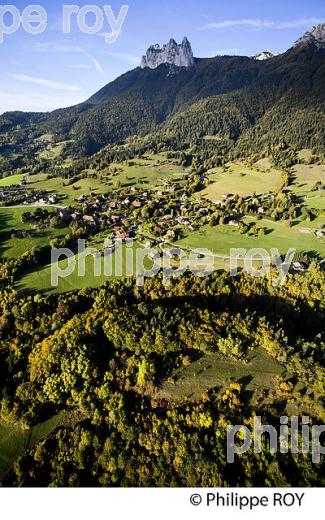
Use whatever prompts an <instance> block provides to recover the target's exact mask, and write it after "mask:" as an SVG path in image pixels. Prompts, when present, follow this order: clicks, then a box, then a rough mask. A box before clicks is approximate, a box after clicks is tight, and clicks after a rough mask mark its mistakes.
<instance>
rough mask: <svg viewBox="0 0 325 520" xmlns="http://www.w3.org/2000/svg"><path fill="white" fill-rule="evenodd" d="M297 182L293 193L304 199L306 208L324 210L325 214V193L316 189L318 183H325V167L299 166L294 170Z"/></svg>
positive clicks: (294, 184)
mask: <svg viewBox="0 0 325 520" xmlns="http://www.w3.org/2000/svg"><path fill="white" fill-rule="evenodd" d="M293 172H294V176H295V180H294V182H293V184H292V185H291V186H290V189H291V191H293V192H294V193H295V194H296V195H298V196H300V197H303V199H304V201H305V204H306V206H308V207H309V208H311V209H312V208H314V209H323V210H324V212H325V191H324V190H317V189H315V185H316V183H317V182H319V181H322V182H323V183H324V182H325V166H321V165H317V164H312V165H304V164H297V166H295V167H294V169H293Z"/></svg>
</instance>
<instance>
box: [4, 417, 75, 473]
mask: <svg viewBox="0 0 325 520" xmlns="http://www.w3.org/2000/svg"><path fill="white" fill-rule="evenodd" d="M65 417H66V414H65V412H62V413H60V414H58V415H55V416H54V417H52V418H51V419H49V420H48V421H46V422H44V423H40V424H38V425H36V426H34V427H33V428H31V429H30V430H23V429H21V428H20V427H19V426H17V425H12V424H7V423H5V422H4V421H2V420H0V481H1V479H2V478H3V477H4V476H5V474H6V473H7V472H8V471H9V470H10V468H11V467H12V465H13V464H14V462H15V461H16V460H17V459H18V457H19V456H20V455H22V454H23V452H24V451H25V450H26V449H28V448H30V447H32V446H33V445H34V444H36V443H37V442H39V441H40V440H42V439H44V438H46V437H47V436H48V435H49V434H50V433H51V432H52V431H53V430H55V429H56V428H57V427H58V426H60V425H61V424H63V422H64V421H65Z"/></svg>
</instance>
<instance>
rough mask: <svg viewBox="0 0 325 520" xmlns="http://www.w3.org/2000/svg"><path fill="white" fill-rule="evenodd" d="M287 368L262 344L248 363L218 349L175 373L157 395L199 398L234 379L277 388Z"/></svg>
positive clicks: (253, 387)
mask: <svg viewBox="0 0 325 520" xmlns="http://www.w3.org/2000/svg"><path fill="white" fill-rule="evenodd" d="M284 372H285V369H284V367H283V366H282V365H280V363H278V362H277V361H276V360H275V359H273V358H271V357H270V356H269V355H268V354H267V352H266V351H265V350H264V349H263V348H260V349H258V350H257V351H255V352H254V353H253V354H251V355H250V360H249V362H248V363H244V362H241V361H238V360H232V359H230V358H226V357H224V356H222V355H221V354H219V353H215V354H213V353H209V354H205V355H204V356H202V357H201V358H200V359H199V360H198V361H194V362H192V363H191V364H190V365H189V366H188V367H186V368H184V369H181V370H178V371H177V372H175V373H174V374H172V376H171V377H170V378H169V379H168V380H167V381H165V382H164V383H163V384H162V385H161V387H160V388H159V390H158V392H157V397H158V398H161V399H169V400H172V401H178V400H183V399H184V398H187V399H188V400H190V401H198V400H200V399H201V398H202V395H203V394H204V393H205V392H208V391H209V390H211V389H212V388H223V387H224V386H226V385H227V383H229V382H230V381H234V380H235V381H239V382H242V383H245V388H246V390H247V391H250V392H252V393H253V392H261V391H263V389H272V388H275V387H276V384H277V380H276V378H277V377H279V376H281V375H282V374H283V373H284Z"/></svg>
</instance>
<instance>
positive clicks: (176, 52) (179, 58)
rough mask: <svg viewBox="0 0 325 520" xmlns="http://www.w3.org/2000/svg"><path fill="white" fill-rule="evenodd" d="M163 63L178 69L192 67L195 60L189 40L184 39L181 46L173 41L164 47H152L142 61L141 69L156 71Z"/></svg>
mask: <svg viewBox="0 0 325 520" xmlns="http://www.w3.org/2000/svg"><path fill="white" fill-rule="evenodd" d="M163 63H167V64H169V65H175V66H176V67H191V66H192V65H193V64H194V58H193V52H192V47H191V44H190V42H189V41H188V39H187V38H184V39H183V41H182V43H181V44H180V45H178V44H177V43H176V42H175V40H173V39H171V40H169V42H168V43H167V44H166V45H164V46H163V47H160V45H158V44H156V45H151V47H149V49H148V50H147V52H146V55H145V56H143V58H142V60H141V68H142V69H144V68H146V67H149V68H150V69H156V68H157V67H159V65H162V64H163Z"/></svg>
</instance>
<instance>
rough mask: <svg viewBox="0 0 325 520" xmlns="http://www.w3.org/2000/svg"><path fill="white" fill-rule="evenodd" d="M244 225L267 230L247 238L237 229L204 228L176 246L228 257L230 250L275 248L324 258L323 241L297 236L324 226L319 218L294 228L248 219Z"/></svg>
mask: <svg viewBox="0 0 325 520" xmlns="http://www.w3.org/2000/svg"><path fill="white" fill-rule="evenodd" d="M243 221H244V222H246V223H252V222H255V223H256V224H257V227H258V228H260V227H263V228H266V229H267V234H266V235H264V236H261V237H260V236H258V237H250V236H247V235H246V234H245V235H241V234H240V232H239V231H238V229H237V228H235V227H233V226H229V225H224V224H223V225H219V226H215V227H211V226H204V227H203V228H201V229H200V230H198V231H195V232H194V233H191V234H189V235H188V236H187V237H186V238H183V239H182V240H180V241H179V242H177V244H178V245H180V246H182V247H187V248H200V247H201V248H202V247H203V248H207V249H209V250H210V251H211V252H213V253H216V254H221V255H226V256H229V255H230V249H231V248H244V249H253V248H263V249H266V250H267V251H270V250H271V248H278V250H279V252H280V253H282V254H284V253H287V251H288V249H289V248H294V249H296V250H297V251H315V252H317V253H319V254H320V255H321V256H325V240H324V239H318V238H316V236H315V235H314V234H312V233H308V234H304V233H301V229H304V228H305V227H310V228H316V229H317V228H318V227H321V226H322V225H324V224H325V217H319V218H318V219H316V221H314V222H313V223H308V224H306V223H299V225H297V226H294V227H291V228H290V227H288V226H287V225H286V224H285V223H283V222H272V221H270V220H265V219H261V220H258V221H256V220H254V219H253V218H251V217H246V218H244V219H243Z"/></svg>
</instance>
